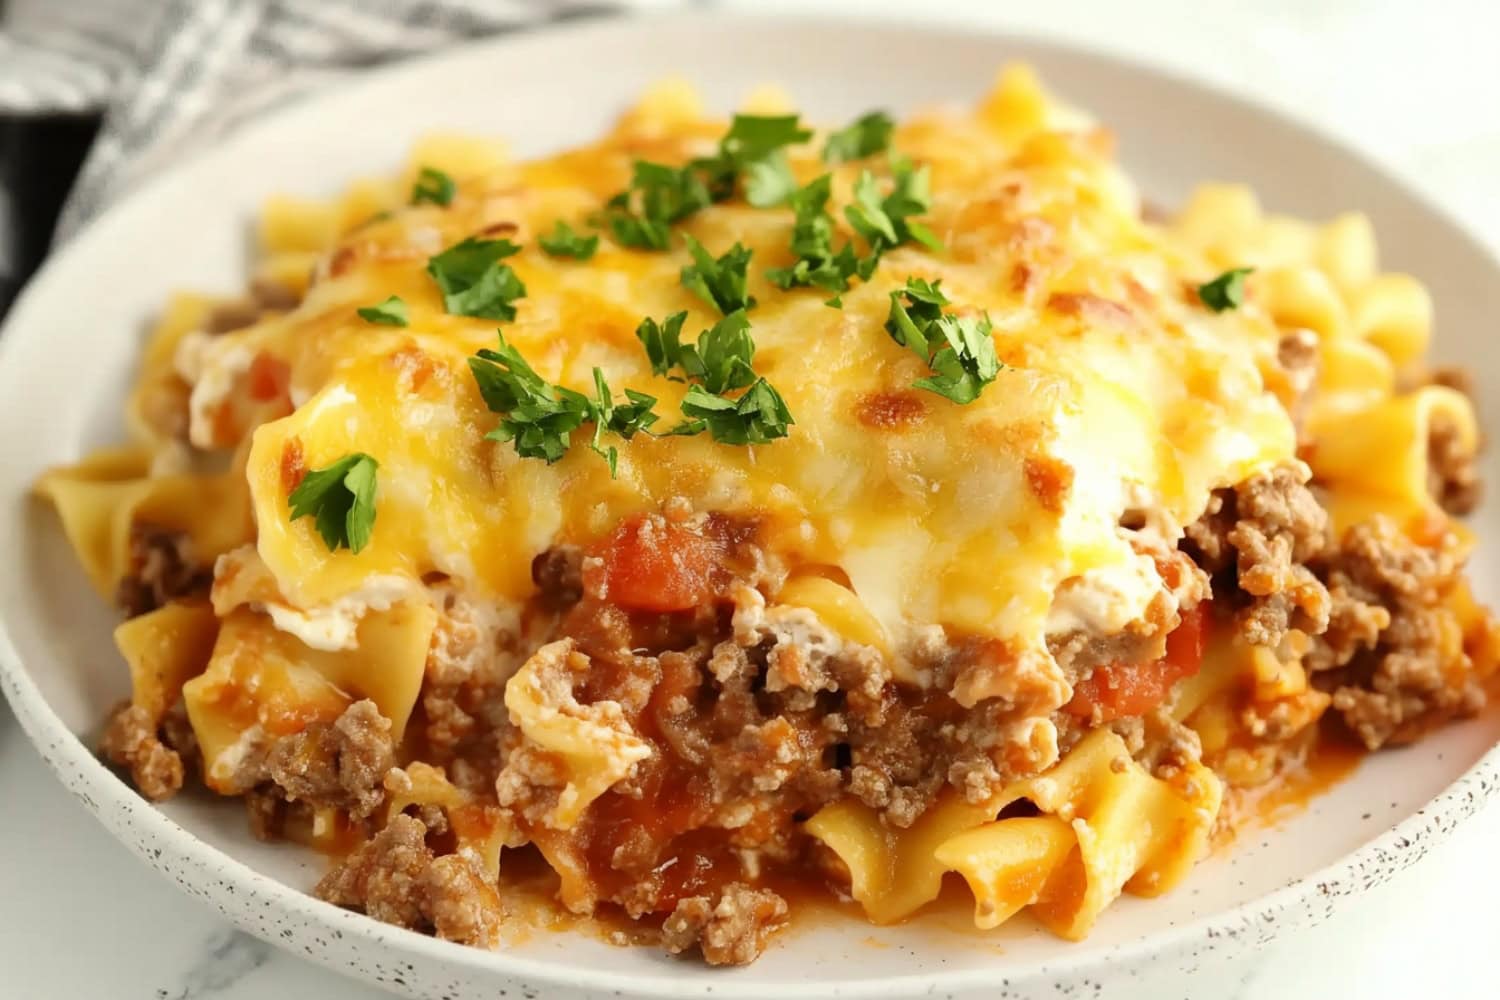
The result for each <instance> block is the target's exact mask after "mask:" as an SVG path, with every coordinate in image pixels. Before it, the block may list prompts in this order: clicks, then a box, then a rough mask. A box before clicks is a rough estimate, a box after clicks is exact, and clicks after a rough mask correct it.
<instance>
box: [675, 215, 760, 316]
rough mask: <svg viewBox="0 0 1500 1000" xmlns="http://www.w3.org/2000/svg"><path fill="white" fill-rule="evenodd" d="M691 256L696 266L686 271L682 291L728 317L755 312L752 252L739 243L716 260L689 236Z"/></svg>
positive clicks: (683, 276)
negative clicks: (748, 289)
mask: <svg viewBox="0 0 1500 1000" xmlns="http://www.w3.org/2000/svg"><path fill="white" fill-rule="evenodd" d="M683 237H684V238H685V239H686V240H687V246H688V252H689V253H691V254H692V255H693V263H692V264H690V265H688V266H687V267H684V268H683V269H682V287H684V288H686V289H687V290H688V291H690V292H693V293H695V294H696V295H697V296H698V297H699V298H701V299H702V300H703V301H704V302H707V303H708V304H709V305H711V306H713V307H714V308H716V309H718V310H719V312H721V313H724V314H725V315H728V314H729V313H732V312H734V311H735V310H736V309H753V308H755V299H754V298H753V297H751V296H750V295H749V294H748V293H747V292H746V291H745V286H746V281H747V278H748V275H749V269H750V251H749V250H746V249H745V248H744V247H743V246H741V245H740V244H738V243H736V244H735V245H734V246H732V247H730V248H729V249H728V250H726V251H724V255H723V256H721V257H720V258H719V259H718V260H715V259H714V258H713V256H712V255H710V254H709V252H708V251H707V250H705V249H703V244H701V243H699V242H698V241H697V240H695V239H693V237H692V236H691V235H689V234H687V233H684V234H683Z"/></svg>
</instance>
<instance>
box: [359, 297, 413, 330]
mask: <svg viewBox="0 0 1500 1000" xmlns="http://www.w3.org/2000/svg"><path fill="white" fill-rule="evenodd" d="M355 311H356V312H358V313H359V318H360V319H362V320H364V321H365V322H366V323H374V324H375V325H376V326H405V325H406V324H407V321H408V320H409V319H410V316H409V315H408V314H407V311H406V303H405V302H403V301H402V300H401V299H400V297H399V296H395V295H392V296H391V297H390V298H388V299H386V300H385V301H384V302H382V303H380V304H379V305H374V306H364V307H363V308H361V309H357V310H355Z"/></svg>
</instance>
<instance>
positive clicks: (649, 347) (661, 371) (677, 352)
mask: <svg viewBox="0 0 1500 1000" xmlns="http://www.w3.org/2000/svg"><path fill="white" fill-rule="evenodd" d="M686 321H687V313H685V312H680V313H673V314H672V315H670V316H668V317H667V318H666V319H665V320H664V321H662V322H661V323H659V324H658V323H657V322H656V320H654V319H652V318H651V317H649V316H647V317H646V318H645V319H643V320H641V323H640V325H639V326H637V327H636V328H635V335H636V339H638V340H639V341H640V342H641V346H642V347H644V348H645V349H646V358H647V360H649V361H650V362H651V371H652V372H653V373H654V374H657V375H666V374H667V373H668V372H670V371H671V370H672V369H673V368H674V367H676V365H677V359H678V358H679V357H681V355H682V324H683V323H685V322H686Z"/></svg>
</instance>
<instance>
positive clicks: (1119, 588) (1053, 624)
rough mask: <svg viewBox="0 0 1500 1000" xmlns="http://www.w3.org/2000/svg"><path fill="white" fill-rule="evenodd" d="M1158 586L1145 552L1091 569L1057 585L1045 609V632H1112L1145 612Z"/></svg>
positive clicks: (1156, 575)
mask: <svg viewBox="0 0 1500 1000" xmlns="http://www.w3.org/2000/svg"><path fill="white" fill-rule="evenodd" d="M1161 589H1162V582H1161V577H1160V576H1159V575H1158V574H1157V572H1156V565H1155V563H1153V562H1152V561H1151V560H1150V559H1149V558H1147V557H1146V556H1142V555H1136V556H1135V558H1133V559H1128V560H1125V561H1123V562H1119V563H1115V564H1113V565H1110V566H1104V567H1101V568H1099V569H1096V570H1090V571H1088V572H1087V573H1084V574H1083V575H1081V576H1076V577H1073V578H1071V579H1069V580H1066V581H1064V583H1063V585H1062V586H1060V587H1058V588H1057V592H1056V594H1055V595H1054V596H1053V598H1052V607H1051V609H1050V610H1049V611H1048V612H1047V633H1048V634H1049V635H1062V634H1066V633H1068V632H1078V631H1084V632H1090V633H1093V634H1095V635H1110V634H1113V633H1115V632H1118V631H1120V630H1121V629H1123V628H1124V627H1125V626H1126V625H1128V624H1129V623H1130V622H1133V621H1137V620H1139V619H1140V618H1141V617H1142V616H1143V615H1145V613H1146V609H1147V607H1149V606H1150V604H1151V601H1152V600H1153V599H1154V598H1155V597H1156V595H1157V594H1158V593H1160V592H1161Z"/></svg>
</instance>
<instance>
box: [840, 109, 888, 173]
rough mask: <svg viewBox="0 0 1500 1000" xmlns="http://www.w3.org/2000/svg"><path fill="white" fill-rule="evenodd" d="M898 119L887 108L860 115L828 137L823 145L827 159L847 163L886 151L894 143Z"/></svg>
mask: <svg viewBox="0 0 1500 1000" xmlns="http://www.w3.org/2000/svg"><path fill="white" fill-rule="evenodd" d="M895 128H896V123H895V121H893V120H892V119H891V116H890V115H888V114H886V113H885V112H884V111H871V112H869V113H867V114H864V115H861V116H860V117H859V118H857V119H855V120H854V121H853V122H852V123H851V124H849V125H848V126H846V127H844V128H841V129H839V130H838V131H837V132H834V133H833V134H832V135H830V136H829V137H828V142H827V143H825V144H824V146H823V161H824V162H825V163H847V162H849V161H850V160H863V159H864V158H865V157H867V156H874V155H875V154H876V153H883V152H885V151H886V149H887V147H889V146H890V144H891V133H892V132H893V131H895Z"/></svg>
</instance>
